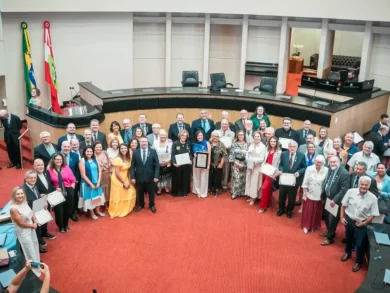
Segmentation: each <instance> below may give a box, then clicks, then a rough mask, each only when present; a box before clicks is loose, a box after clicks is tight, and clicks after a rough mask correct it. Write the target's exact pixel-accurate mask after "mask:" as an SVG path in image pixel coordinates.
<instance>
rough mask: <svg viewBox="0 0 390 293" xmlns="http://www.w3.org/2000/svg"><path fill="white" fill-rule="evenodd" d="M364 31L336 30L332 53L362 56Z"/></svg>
mask: <svg viewBox="0 0 390 293" xmlns="http://www.w3.org/2000/svg"><path fill="white" fill-rule="evenodd" d="M363 39H364V33H361V32H347V31H336V32H335V36H334V46H333V55H345V56H355V57H361V56H362V47H363Z"/></svg>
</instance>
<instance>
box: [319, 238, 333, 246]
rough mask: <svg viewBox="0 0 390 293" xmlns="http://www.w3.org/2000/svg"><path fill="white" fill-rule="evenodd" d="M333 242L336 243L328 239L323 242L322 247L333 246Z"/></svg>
mask: <svg viewBox="0 0 390 293" xmlns="http://www.w3.org/2000/svg"><path fill="white" fill-rule="evenodd" d="M333 242H334V241H333V240H329V239H326V240H324V241H322V242H321V245H322V246H328V245H331V244H333Z"/></svg>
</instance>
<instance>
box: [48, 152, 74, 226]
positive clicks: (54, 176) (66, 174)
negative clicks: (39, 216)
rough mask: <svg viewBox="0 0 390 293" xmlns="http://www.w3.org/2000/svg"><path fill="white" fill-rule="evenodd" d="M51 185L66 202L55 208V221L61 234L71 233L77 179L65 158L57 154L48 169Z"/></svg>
mask: <svg viewBox="0 0 390 293" xmlns="http://www.w3.org/2000/svg"><path fill="white" fill-rule="evenodd" d="M47 170H48V171H49V174H50V179H51V183H52V184H53V185H54V187H55V188H57V189H58V190H61V192H62V193H63V194H64V197H65V201H64V202H63V203H60V204H58V205H56V206H55V207H54V215H55V221H56V224H57V226H58V228H59V229H60V233H65V232H69V231H70V229H69V226H68V223H69V218H70V216H71V214H72V212H73V198H74V192H75V191H74V187H75V184H76V178H75V177H74V175H73V172H72V170H71V169H70V168H69V167H68V166H67V165H66V161H65V158H64V156H63V155H62V154H61V153H57V154H55V155H54V156H53V158H52V160H51V161H50V163H49V166H48V169H47Z"/></svg>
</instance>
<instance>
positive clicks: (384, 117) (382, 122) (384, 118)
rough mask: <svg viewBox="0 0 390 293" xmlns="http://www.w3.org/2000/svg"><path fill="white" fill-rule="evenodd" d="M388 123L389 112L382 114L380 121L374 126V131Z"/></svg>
mask: <svg viewBox="0 0 390 293" xmlns="http://www.w3.org/2000/svg"><path fill="white" fill-rule="evenodd" d="M388 124H389V115H387V114H382V115H381V118H380V120H379V122H378V123H377V124H375V125H374V126H373V127H372V129H371V130H372V131H378V130H379V128H380V127H381V126H388Z"/></svg>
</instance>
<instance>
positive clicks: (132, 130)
mask: <svg viewBox="0 0 390 293" xmlns="http://www.w3.org/2000/svg"><path fill="white" fill-rule="evenodd" d="M145 125H146V134H145V136H146V135H148V134H151V133H152V132H153V131H152V124H150V123H145ZM137 127H138V128H141V125H140V124H139V123H137V124H134V125H133V126H132V127H131V132H134V130H135V129H136V128H137ZM141 129H142V128H141Z"/></svg>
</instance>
